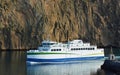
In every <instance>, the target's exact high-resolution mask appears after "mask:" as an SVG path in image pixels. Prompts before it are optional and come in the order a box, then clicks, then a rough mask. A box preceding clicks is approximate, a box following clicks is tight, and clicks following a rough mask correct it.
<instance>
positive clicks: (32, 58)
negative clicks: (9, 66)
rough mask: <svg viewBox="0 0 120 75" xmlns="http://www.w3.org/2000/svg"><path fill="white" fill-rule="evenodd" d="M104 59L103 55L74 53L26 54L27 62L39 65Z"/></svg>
mask: <svg viewBox="0 0 120 75" xmlns="http://www.w3.org/2000/svg"><path fill="white" fill-rule="evenodd" d="M101 58H104V54H103V53H95V54H87V55H81V54H75V53H61V54H59V53H58V54H53V53H52V54H34V53H33V54H28V55H27V61H28V62H41V63H53V62H54V63H55V62H56V63H59V62H73V61H81V60H96V59H101Z"/></svg>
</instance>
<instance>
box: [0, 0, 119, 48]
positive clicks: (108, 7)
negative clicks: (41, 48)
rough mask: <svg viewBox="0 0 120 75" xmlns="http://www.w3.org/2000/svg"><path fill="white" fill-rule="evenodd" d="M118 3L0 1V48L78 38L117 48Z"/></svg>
mask: <svg viewBox="0 0 120 75" xmlns="http://www.w3.org/2000/svg"><path fill="white" fill-rule="evenodd" d="M119 9H120V0H0V48H1V49H29V48H36V47H37V46H38V45H39V44H40V43H41V41H42V40H45V39H47V38H48V37H49V39H50V40H53V41H59V42H63V41H67V39H69V40H72V39H82V40H83V41H85V42H90V43H92V44H97V45H98V46H107V45H115V46H120V39H119V38H120V10H119Z"/></svg>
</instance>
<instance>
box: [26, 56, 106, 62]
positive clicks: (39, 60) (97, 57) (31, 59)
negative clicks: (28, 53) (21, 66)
mask: <svg viewBox="0 0 120 75" xmlns="http://www.w3.org/2000/svg"><path fill="white" fill-rule="evenodd" d="M102 58H104V56H95V57H78V58H62V59H35V58H27V61H29V62H69V61H82V60H96V59H102Z"/></svg>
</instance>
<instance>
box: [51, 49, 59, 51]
mask: <svg viewBox="0 0 120 75" xmlns="http://www.w3.org/2000/svg"><path fill="white" fill-rule="evenodd" d="M51 51H61V49H51Z"/></svg>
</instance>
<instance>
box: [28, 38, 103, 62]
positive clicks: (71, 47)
mask: <svg viewBox="0 0 120 75" xmlns="http://www.w3.org/2000/svg"><path fill="white" fill-rule="evenodd" d="M101 58H104V49H103V48H97V46H96V45H90V43H83V41H82V40H72V41H68V42H66V43H59V42H55V41H49V40H44V41H42V43H41V45H40V46H39V47H38V48H37V50H29V51H27V62H29V63H38V62H39V63H60V62H64V63H65V62H76V61H81V60H91V59H92V60H94V59H101Z"/></svg>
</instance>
